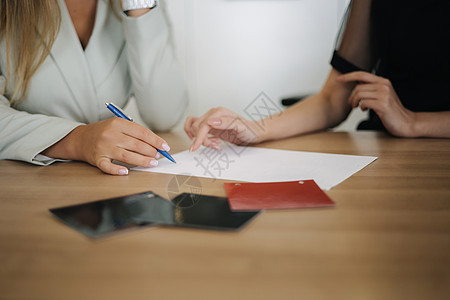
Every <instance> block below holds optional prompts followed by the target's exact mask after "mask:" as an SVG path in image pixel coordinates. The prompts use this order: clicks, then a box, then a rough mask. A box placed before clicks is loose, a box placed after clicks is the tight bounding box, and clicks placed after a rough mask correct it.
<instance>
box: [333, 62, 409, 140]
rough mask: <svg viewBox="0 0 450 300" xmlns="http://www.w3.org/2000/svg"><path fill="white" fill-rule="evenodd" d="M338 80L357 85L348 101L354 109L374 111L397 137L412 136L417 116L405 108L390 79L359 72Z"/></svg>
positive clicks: (345, 75) (343, 76)
mask: <svg viewBox="0 0 450 300" xmlns="http://www.w3.org/2000/svg"><path fill="white" fill-rule="evenodd" d="M337 80H338V81H341V82H356V83H357V85H356V87H355V88H354V89H353V91H352V93H351V94H350V97H349V99H348V102H349V104H350V105H351V106H352V107H353V108H355V107H358V106H359V107H360V108H361V109H362V110H363V111H365V110H367V109H371V110H373V111H374V112H375V113H376V114H377V115H378V116H379V117H380V119H381V121H382V122H383V125H384V126H385V127H386V129H387V130H388V131H389V132H390V133H391V134H393V135H395V136H401V137H409V136H411V129H412V125H413V123H414V116H415V114H414V112H412V111H410V110H408V109H406V108H405V107H404V106H403V104H402V103H401V102H400V99H399V98H398V96H397V93H396V92H395V90H394V88H393V86H392V84H391V82H390V81H389V80H388V79H386V78H383V77H380V76H376V75H374V74H371V73H368V72H362V71H358V72H352V73H348V74H344V75H341V76H339V77H338V78H337Z"/></svg>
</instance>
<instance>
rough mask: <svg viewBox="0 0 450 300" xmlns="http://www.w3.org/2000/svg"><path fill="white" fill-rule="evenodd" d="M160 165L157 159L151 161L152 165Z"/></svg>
mask: <svg viewBox="0 0 450 300" xmlns="http://www.w3.org/2000/svg"><path fill="white" fill-rule="evenodd" d="M157 165H158V161H157V160H156V159H154V160H151V161H150V166H151V167H156V166H157Z"/></svg>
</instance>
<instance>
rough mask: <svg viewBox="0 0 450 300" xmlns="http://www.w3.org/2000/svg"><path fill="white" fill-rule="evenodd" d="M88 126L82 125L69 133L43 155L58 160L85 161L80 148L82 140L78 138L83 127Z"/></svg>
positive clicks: (43, 152)
mask: <svg viewBox="0 0 450 300" xmlns="http://www.w3.org/2000/svg"><path fill="white" fill-rule="evenodd" d="M85 126H86V125H80V126H78V127H75V128H74V129H73V130H72V131H71V132H69V133H68V134H67V135H66V136H65V137H63V138H62V139H61V140H59V141H58V142H56V143H55V144H53V145H51V146H50V147H48V148H47V149H45V150H44V151H42V153H41V154H43V155H45V156H48V157H52V158H56V159H70V160H83V158H82V157H81V155H80V153H81V152H80V151H79V149H78V147H79V146H80V143H79V142H78V141H79V140H80V139H79V138H78V137H79V136H80V134H81V132H82V131H83V127H85Z"/></svg>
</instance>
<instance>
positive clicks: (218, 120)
mask: <svg viewBox="0 0 450 300" xmlns="http://www.w3.org/2000/svg"><path fill="white" fill-rule="evenodd" d="M208 124H209V125H216V126H218V125H221V124H222V120H221V119H217V118H216V119H211V120H209V121H208Z"/></svg>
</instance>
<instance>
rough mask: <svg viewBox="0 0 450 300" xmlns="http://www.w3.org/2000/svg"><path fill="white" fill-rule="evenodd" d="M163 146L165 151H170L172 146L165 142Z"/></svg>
mask: <svg viewBox="0 0 450 300" xmlns="http://www.w3.org/2000/svg"><path fill="white" fill-rule="evenodd" d="M161 147H162V148H163V149H164V151H170V147H169V145H167V143H163V144H162V145H161Z"/></svg>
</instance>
